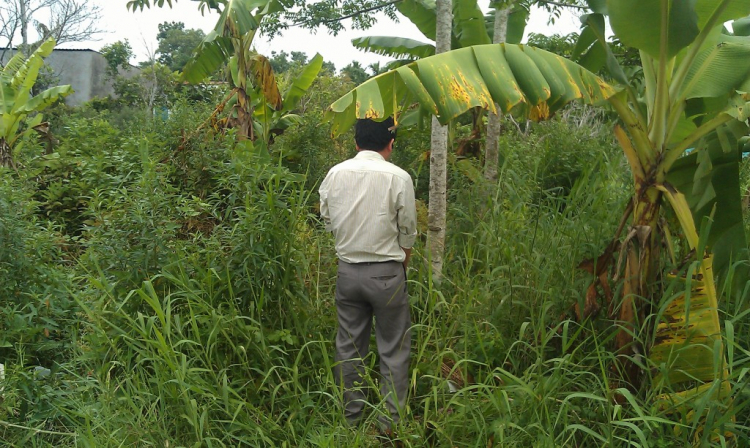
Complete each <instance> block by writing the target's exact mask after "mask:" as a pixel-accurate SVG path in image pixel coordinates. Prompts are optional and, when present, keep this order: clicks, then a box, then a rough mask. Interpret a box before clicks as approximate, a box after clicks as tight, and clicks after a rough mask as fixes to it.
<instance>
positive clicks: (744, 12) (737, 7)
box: [694, 0, 750, 29]
mask: <svg viewBox="0 0 750 448" xmlns="http://www.w3.org/2000/svg"><path fill="white" fill-rule="evenodd" d="M694 3H695V11H696V13H697V14H698V27H699V28H700V29H703V27H705V26H706V22H708V20H709V19H710V18H711V16H712V15H713V14H715V13H716V12H719V16H718V19H717V20H716V25H717V26H720V25H722V24H723V23H724V22H728V21H730V20H736V19H740V18H742V17H746V16H748V15H750V2H748V1H747V0H696V1H695V2H694Z"/></svg>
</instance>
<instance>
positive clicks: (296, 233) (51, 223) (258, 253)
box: [0, 104, 750, 447]
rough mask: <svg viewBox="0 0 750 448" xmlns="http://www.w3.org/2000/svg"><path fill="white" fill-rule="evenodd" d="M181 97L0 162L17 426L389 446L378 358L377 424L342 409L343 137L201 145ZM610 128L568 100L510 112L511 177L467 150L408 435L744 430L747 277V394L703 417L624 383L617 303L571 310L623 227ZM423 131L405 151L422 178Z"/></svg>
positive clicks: (734, 316) (631, 441)
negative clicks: (604, 313)
mask: <svg viewBox="0 0 750 448" xmlns="http://www.w3.org/2000/svg"><path fill="white" fill-rule="evenodd" d="M182 107H183V109H179V108H178V109H177V110H176V111H175V113H174V114H173V118H172V119H171V120H172V121H167V122H149V121H148V120H145V121H144V122H145V124H144V125H143V126H142V127H141V128H139V129H137V130H133V129H128V128H122V129H120V128H117V127H115V126H113V125H111V124H109V123H108V122H107V121H106V120H103V119H102V117H87V116H85V115H82V116H74V117H70V118H68V119H67V120H68V121H67V122H66V123H67V127H64V126H63V128H64V129H66V130H65V132H64V133H63V135H62V136H61V141H60V143H59V146H58V148H57V150H56V151H55V152H53V153H51V154H46V155H39V154H42V151H41V150H40V151H39V152H36V153H34V152H29V153H28V154H24V159H23V163H24V167H25V168H24V170H23V171H21V172H18V173H16V172H10V171H4V172H2V173H1V175H2V176H1V177H0V193H1V194H0V238H1V240H0V274H1V275H0V312H2V316H1V317H0V363H3V364H4V366H5V378H4V379H2V380H0V440H2V441H3V443H4V444H5V445H4V446H18V447H26V446H30V447H52V446H55V447H66V446H70V447H72V446H83V447H110V446H112V447H119V446H144V447H148V446H159V447H181V446H184V447H199V446H207V447H224V446H227V447H229V446H250V447H263V446H268V447H272V446H274V447H275V446H280V447H284V446H287V447H297V446H320V447H340V446H347V447H370V446H379V441H378V440H377V438H376V432H375V430H374V425H373V424H374V422H375V421H376V419H377V417H378V415H379V414H380V413H381V412H383V409H384V408H383V406H382V403H381V400H380V398H379V397H378V396H377V392H376V391H377V389H378V388H377V387H375V386H376V384H375V383H377V381H378V379H377V374H376V372H377V362H378V360H377V355H376V354H374V353H373V354H371V355H370V356H369V357H368V358H367V359H366V362H365V364H366V365H367V366H368V371H367V372H366V378H367V379H368V382H369V383H371V384H369V385H370V386H373V387H371V388H370V389H371V390H372V393H371V396H370V402H371V412H370V415H369V417H368V420H367V421H366V422H365V423H364V424H363V425H362V426H360V427H357V428H350V427H348V426H347V425H346V422H345V420H344V419H343V415H342V413H341V410H340V407H339V402H340V400H341V391H340V390H338V389H337V387H336V385H335V383H334V381H333V376H332V367H333V362H334V361H333V359H334V347H333V338H334V334H335V331H336V320H335V309H334V303H333V288H334V285H335V275H336V274H335V269H336V260H335V255H334V251H333V245H332V240H331V236H330V235H327V234H326V233H325V232H324V231H323V229H322V226H321V225H320V222H319V220H318V217H317V212H316V204H315V202H316V199H315V198H316V194H315V187H316V184H317V182H319V180H320V179H321V178H322V176H323V175H324V174H325V170H326V169H327V167H328V166H330V165H331V164H332V163H335V162H337V161H338V160H341V159H342V158H344V157H346V156H347V154H346V151H344V150H343V149H342V148H340V147H338V146H337V150H336V151H337V152H335V153H319V152H316V151H312V150H309V149H305V148H298V150H297V151H295V152H294V154H292V153H291V152H290V151H291V148H293V147H299V145H300V144H302V143H303V142H304V139H305V138H307V137H306V136H315V138H316V139H320V138H323V137H322V136H321V134H320V132H319V130H318V129H316V126H317V123H314V122H310V123H303V125H302V127H301V128H300V132H301V133H302V134H301V135H302V136H300V135H287V136H285V137H284V138H283V139H281V140H280V148H281V149H283V150H281V149H280V150H279V151H278V152H276V153H274V155H273V157H272V160H270V161H268V160H265V159H262V158H259V157H257V156H256V155H254V154H252V153H251V152H249V151H247V150H246V149H244V147H239V146H235V145H234V143H232V142H233V141H234V139H233V136H232V135H228V136H223V137H222V136H220V137H213V136H211V135H209V134H207V133H205V132H202V131H201V132H197V133H195V135H194V136H193V138H192V139H191V140H190V142H189V144H188V145H187V146H185V144H184V143H185V142H184V141H182V140H181V138H182V135H184V132H183V130H185V129H187V130H195V129H199V127H200V123H201V114H199V113H194V112H191V110H190V108H191V107H193V106H191V105H188V104H185V105H183V106H182ZM594 125H596V126H594ZM597 126H598V127H597ZM592 129H593V130H592ZM606 132H607V130H606V127H605V126H604V125H601V124H600V123H598V122H597V123H593V124H592V123H590V122H589V123H585V125H581V123H580V122H576V121H575V120H573V119H569V120H559V121H554V122H552V123H548V124H544V125H534V126H533V127H530V128H526V129H521V128H520V127H519V130H517V131H516V130H509V131H508V133H507V134H506V135H505V136H503V141H502V142H501V143H502V147H503V148H504V151H505V152H504V154H503V160H504V162H503V166H502V170H501V175H500V181H499V182H498V183H497V185H494V186H491V185H487V184H484V183H478V184H477V183H474V182H472V181H471V180H469V179H468V178H467V177H466V176H465V175H464V174H463V173H464V171H463V170H460V169H459V168H458V167H457V166H454V167H452V168H451V173H450V183H451V186H450V188H451V192H452V193H451V203H450V212H449V215H450V216H449V226H450V228H449V233H448V247H447V254H446V264H445V266H446V276H445V280H444V281H443V282H442V283H441V284H440V285H436V284H435V283H434V282H433V279H432V278H431V276H430V273H429V269H428V266H429V263H428V260H427V259H426V250H425V249H424V245H425V242H424V240H423V239H422V238H420V239H419V240H418V242H417V246H416V247H415V253H414V256H413V258H412V259H413V263H412V267H411V269H410V271H409V290H410V300H411V303H412V316H413V317H412V319H413V334H414V341H413V353H412V370H411V393H412V397H411V399H410V401H409V405H408V409H407V414H408V415H407V417H408V418H406V419H404V421H403V423H402V424H401V426H400V427H399V428H397V429H398V434H399V437H400V439H401V440H402V441H403V443H404V444H405V445H406V446H413V447H423V446H441V447H442V446H445V447H488V446H497V447H529V446H534V447H570V446H575V447H590V446H613V447H620V446H622V447H625V446H641V447H671V446H688V445H691V444H694V443H698V444H703V445H712V444H715V445H722V444H724V445H725V446H731V445H732V444H733V443H734V444H736V443H738V441H740V440H744V439H743V437H747V436H748V426H749V425H750V409H748V406H749V405H750V396H748V393H747V391H746V387H745V386H744V384H745V383H746V381H747V374H748V369H749V368H750V363H749V362H750V352H748V346H749V344H750V340H749V339H748V335H750V328H748V325H749V323H750V319H749V318H748V314H750V311H749V310H750V308H749V306H748V305H749V302H748V299H747V297H748V291H747V290H745V291H744V292H741V293H739V294H737V293H736V289H733V288H729V287H726V288H725V289H723V290H722V304H723V307H722V318H723V319H724V328H725V330H726V335H725V341H726V344H727V347H728V357H727V362H728V363H729V366H728V367H729V372H730V381H731V383H732V386H733V389H732V394H733V398H734V401H733V406H732V407H731V408H729V409H722V408H720V407H719V405H718V404H716V403H709V402H706V401H705V400H702V399H701V398H700V397H696V398H695V408H696V409H708V410H709V412H708V413H707V414H708V417H707V419H705V420H702V421H698V420H695V419H694V418H693V417H692V416H691V415H684V416H681V417H679V418H675V416H673V415H668V414H667V413H666V412H665V411H662V410H660V409H659V408H658V407H657V406H656V405H655V403H656V394H657V393H659V392H660V391H657V390H651V389H650V388H649V387H648V383H647V381H645V382H644V384H643V385H641V386H640V387H637V389H638V391H637V392H636V393H631V392H630V391H629V390H628V389H624V388H613V386H611V383H610V382H609V381H608V378H609V376H610V375H611V373H610V366H611V365H612V363H613V358H614V354H613V353H612V352H611V347H612V339H613V337H614V332H615V330H616V327H615V326H614V322H612V321H608V320H606V319H605V318H600V319H598V320H595V321H585V322H575V321H573V320H570V319H569V318H568V317H567V316H569V310H570V309H571V307H572V306H573V305H574V304H575V303H579V302H582V301H583V300H584V294H585V290H586V286H587V282H588V281H589V279H587V278H586V275H585V273H584V272H583V271H581V270H580V269H578V264H579V263H580V261H581V260H583V259H585V258H590V257H593V256H595V255H596V254H597V253H598V252H600V251H601V249H602V248H603V247H604V246H606V244H607V243H608V242H609V239H610V238H611V237H612V235H613V233H614V229H615V228H616V227H617V225H618V223H619V219H620V214H621V213H622V210H623V209H624V206H625V201H627V198H628V197H629V191H628V189H629V188H630V187H629V185H630V182H629V179H628V177H627V171H626V168H625V162H624V160H622V156H621V155H620V154H619V153H618V152H617V150H616V148H615V147H614V146H613V144H612V142H611V139H609V138H607V136H606V135H607V134H605V133H606ZM422 137H423V136H422V134H421V133H419V132H415V133H414V134H413V135H412V136H409V137H408V139H406V140H405V141H407V142H410V144H408V145H406V144H404V145H403V146H398V147H397V151H401V154H399V156H398V157H399V158H398V161H399V163H401V164H403V166H405V167H406V168H407V169H409V170H410V171H411V172H412V174H413V175H414V177H415V179H416V180H417V183H418V185H420V186H424V185H425V179H424V172H423V169H424V166H423V165H424V164H423V158H422V152H423V150H424V147H425V146H424V142H420V140H419V139H420V138H422ZM319 143H320V142H316V145H317V144H319ZM337 144H338V143H337ZM35 154H36V155H35ZM299 154H304V155H305V157H306V158H308V159H310V160H309V163H303V162H302V160H301V159H300V158H299V157H298V156H299ZM468 163H472V164H475V166H476V167H479V161H476V160H468ZM417 191H418V192H420V191H422V193H420V194H421V196H422V197H421V198H420V199H421V200H426V198H425V197H424V189H422V188H418V189H417ZM422 225H424V223H422ZM737 267H738V268H740V267H742V266H740V265H738V266H737ZM734 272H735V271H732V272H730V274H729V276H730V277H731V276H732V275H733V273H734ZM725 284H732V281H731V278H729V280H727V282H726V283H725ZM374 346H375V344H374V341H373V343H372V344H371V347H372V348H373V349H374ZM647 370H648V369H647ZM616 398H617V399H616ZM730 433H734V434H736V438H735V439H731V438H730V439H725V436H726V435H727V434H730Z"/></svg>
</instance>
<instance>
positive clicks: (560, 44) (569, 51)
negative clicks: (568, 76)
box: [527, 33, 579, 59]
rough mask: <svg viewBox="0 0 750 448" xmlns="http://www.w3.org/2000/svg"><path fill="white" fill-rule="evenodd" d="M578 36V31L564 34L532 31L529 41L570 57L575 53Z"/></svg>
mask: <svg viewBox="0 0 750 448" xmlns="http://www.w3.org/2000/svg"><path fill="white" fill-rule="evenodd" d="M578 37H579V36H578V33H570V34H566V35H564V36H563V35H561V34H553V35H551V36H545V35H544V34H538V33H530V34H529V39H528V41H527V43H528V44H529V45H533V46H535V47H537V48H541V49H542V50H547V51H549V52H550V53H555V54H556V55H558V56H562V57H565V58H568V59H570V58H571V56H572V55H573V50H574V49H575V46H576V42H578Z"/></svg>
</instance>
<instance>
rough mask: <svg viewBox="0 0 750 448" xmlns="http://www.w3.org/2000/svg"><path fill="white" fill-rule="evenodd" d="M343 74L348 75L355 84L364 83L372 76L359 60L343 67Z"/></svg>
mask: <svg viewBox="0 0 750 448" xmlns="http://www.w3.org/2000/svg"><path fill="white" fill-rule="evenodd" d="M341 75H343V76H346V77H347V78H348V79H349V80H350V81H351V82H352V83H354V85H355V86H358V85H360V84H362V83H363V82H365V81H367V79H368V78H369V77H370V75H368V74H367V72H366V71H365V69H364V67H362V65H360V63H359V62H357V61H352V62H351V63H349V65H347V66H346V67H344V68H342V69H341Z"/></svg>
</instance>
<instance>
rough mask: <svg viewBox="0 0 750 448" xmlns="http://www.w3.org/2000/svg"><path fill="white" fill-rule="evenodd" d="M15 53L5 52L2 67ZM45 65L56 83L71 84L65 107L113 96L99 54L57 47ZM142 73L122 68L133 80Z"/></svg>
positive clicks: (11, 51) (133, 68)
mask: <svg viewBox="0 0 750 448" xmlns="http://www.w3.org/2000/svg"><path fill="white" fill-rule="evenodd" d="M0 52H3V49H0ZM14 52H15V49H13V50H10V51H4V52H3V53H5V55H4V57H3V64H5V63H6V62H7V61H8V60H9V59H10V58H11V57H12V56H13V53H14ZM45 63H46V64H47V65H48V66H49V67H50V68H52V70H53V72H54V76H55V77H56V78H58V79H59V82H57V84H59V85H66V84H70V86H71V87H73V90H74V93H72V94H71V95H69V96H68V97H66V98H65V104H67V105H69V106H78V105H80V104H83V103H85V102H87V101H90V100H92V99H94V98H96V97H101V98H103V97H107V96H112V95H114V88H113V87H112V80H111V79H109V78H108V76H107V60H106V59H105V58H104V55H102V54H101V53H99V52H98V51H94V50H72V49H71V50H68V49H58V48H56V49H55V50H53V51H52V54H50V55H49V56H47V57H46V58H45ZM139 72H140V70H139V69H138V68H136V67H133V66H130V68H129V69H127V70H122V69H121V70H120V75H122V76H125V77H126V78H131V77H133V76H135V75H137V74H138V73H139Z"/></svg>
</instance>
